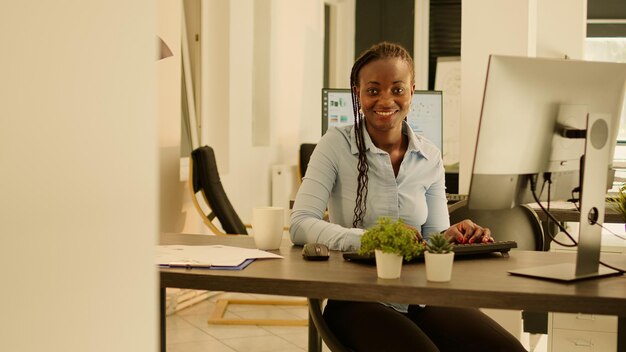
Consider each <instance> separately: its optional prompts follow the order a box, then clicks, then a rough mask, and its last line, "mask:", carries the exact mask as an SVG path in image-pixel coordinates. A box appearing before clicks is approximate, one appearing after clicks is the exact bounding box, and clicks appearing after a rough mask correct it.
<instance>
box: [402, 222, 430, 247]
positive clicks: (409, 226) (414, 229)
mask: <svg viewBox="0 0 626 352" xmlns="http://www.w3.org/2000/svg"><path fill="white" fill-rule="evenodd" d="M404 227H406V228H407V229H409V230H411V231H413V232H414V233H415V239H416V240H417V242H419V243H426V241H424V237H422V234H421V233H420V231H419V230H418V229H416V228H415V227H413V226H411V225H407V224H404Z"/></svg>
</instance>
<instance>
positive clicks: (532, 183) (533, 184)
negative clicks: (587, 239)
mask: <svg viewBox="0 0 626 352" xmlns="http://www.w3.org/2000/svg"><path fill="white" fill-rule="evenodd" d="M546 182H548V209H546V208H545V207H544V206H543V204H541V201H540V200H539V197H538V196H537V193H536V178H533V177H531V178H530V190H531V193H532V195H533V198H534V199H535V202H537V205H539V207H540V208H541V210H543V212H544V213H545V214H546V215H547V216H548V219H552V221H554V223H555V224H556V225H557V226H558V227H559V228H560V229H561V231H563V232H564V233H565V235H567V237H568V238H569V239H570V240H571V241H572V242H573V244H564V243H561V242H559V241H557V240H556V238H555V237H554V236H553V235H552V234H551V233H549V231H548V236H550V238H551V239H552V241H554V242H555V243H556V244H558V245H561V246H564V247H576V246H578V242H576V240H575V239H574V238H573V237H572V236H571V235H570V234H569V232H567V230H566V229H565V227H563V226H562V225H561V223H560V222H559V221H558V220H557V219H556V218H555V217H554V216H553V215H552V214H551V213H550V211H549V209H550V188H551V186H552V181H551V180H550V175H549V173H547V175H546V174H544V183H543V185H542V187H541V191H542V192H543V186H544V185H545V183H546ZM575 192H577V191H576V190H572V199H570V200H569V201H570V202H571V203H573V204H574V207H576V210H577V211H578V213H580V207H579V206H578V204H577V201H578V199H576V198H575V197H574V193H575ZM595 225H598V226H600V228H602V229H605V230H607V231H608V232H610V233H611V234H613V235H614V236H616V237H618V238H621V239H623V240H626V237H622V236H619V235H618V234H616V233H614V232H613V231H611V230H609V229H607V228H606V227H605V226H604V225H603V224H601V223H599V222H596V223H595ZM548 229H549V227H548ZM598 263H599V264H602V265H603V266H605V267H607V268H609V269H612V270H615V271H617V272H619V273H622V274H624V273H626V270H625V269H621V268H618V267H615V266H612V265H610V264H607V263H605V262H603V261H601V260H598Z"/></svg>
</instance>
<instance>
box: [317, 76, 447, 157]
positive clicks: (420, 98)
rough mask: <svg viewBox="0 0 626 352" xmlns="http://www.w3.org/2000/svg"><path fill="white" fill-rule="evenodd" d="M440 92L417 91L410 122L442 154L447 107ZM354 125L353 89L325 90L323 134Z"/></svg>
mask: <svg viewBox="0 0 626 352" xmlns="http://www.w3.org/2000/svg"><path fill="white" fill-rule="evenodd" d="M442 101H443V99H442V95H441V92H440V91H422V90H416V91H415V94H413V101H412V102H411V110H410V111H409V114H408V115H407V122H408V123H409V125H410V126H411V129H412V130H413V131H415V133H417V134H419V135H421V136H424V137H425V138H426V139H428V140H430V141H431V142H433V143H434V144H435V145H436V146H437V147H438V148H439V150H442V144H443V127H442V125H443V106H442ZM352 124H354V113H353V110H352V96H351V93H350V89H330V88H324V89H322V134H324V133H326V131H327V130H328V128H330V127H338V126H344V125H352Z"/></svg>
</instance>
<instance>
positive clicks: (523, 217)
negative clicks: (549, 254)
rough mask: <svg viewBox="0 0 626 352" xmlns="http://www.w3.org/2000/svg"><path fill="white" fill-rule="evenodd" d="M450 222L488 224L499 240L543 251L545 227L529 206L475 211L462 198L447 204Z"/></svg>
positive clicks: (485, 225) (530, 249)
mask: <svg viewBox="0 0 626 352" xmlns="http://www.w3.org/2000/svg"><path fill="white" fill-rule="evenodd" d="M448 212H449V213H450V223H451V224H456V223H457V222H459V221H461V220H464V219H470V220H472V221H473V222H475V223H477V224H479V225H480V226H483V227H488V228H489V229H490V230H491V233H492V234H493V237H494V238H495V239H496V240H497V241H516V242H517V248H518V249H523V250H529V251H543V246H544V241H543V237H544V234H543V227H541V221H540V220H539V217H538V216H537V214H536V213H535V211H534V210H532V209H531V208H530V207H528V206H526V205H520V206H517V207H515V208H513V209H504V210H473V209H469V208H468V206H467V200H462V201H459V202H456V203H453V204H450V205H449V206H448Z"/></svg>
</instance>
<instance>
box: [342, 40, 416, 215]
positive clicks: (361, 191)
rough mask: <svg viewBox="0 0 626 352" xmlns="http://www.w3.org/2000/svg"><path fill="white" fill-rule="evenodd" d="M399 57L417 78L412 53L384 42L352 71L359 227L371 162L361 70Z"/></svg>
mask: <svg viewBox="0 0 626 352" xmlns="http://www.w3.org/2000/svg"><path fill="white" fill-rule="evenodd" d="M391 57H397V58H400V59H403V60H405V61H406V62H407V63H408V64H409V68H410V70H411V79H412V80H413V81H414V80H415V72H414V70H413V59H412V58H411V55H410V54H409V53H408V52H407V51H406V49H404V48H403V47H402V46H400V45H397V44H391V43H387V42H382V43H379V44H376V45H374V46H372V47H371V48H369V49H368V50H366V51H365V52H364V53H363V54H361V56H359V58H358V59H357V60H356V61H355V62H354V65H353V66H352V71H351V72H350V88H351V91H352V107H353V113H354V132H355V136H356V146H357V149H358V151H359V161H358V163H357V170H358V172H359V174H358V176H357V190H356V204H355V206H354V217H353V218H352V226H353V227H359V225H362V224H363V217H364V216H365V212H366V210H367V190H368V182H369V177H368V171H369V163H368V162H367V154H366V153H365V137H364V133H363V129H365V124H366V121H365V119H364V116H363V115H362V112H361V102H360V101H359V99H358V95H357V90H358V87H359V72H360V71H361V68H363V66H365V65H366V64H368V63H370V62H371V61H375V60H379V59H384V58H391Z"/></svg>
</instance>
